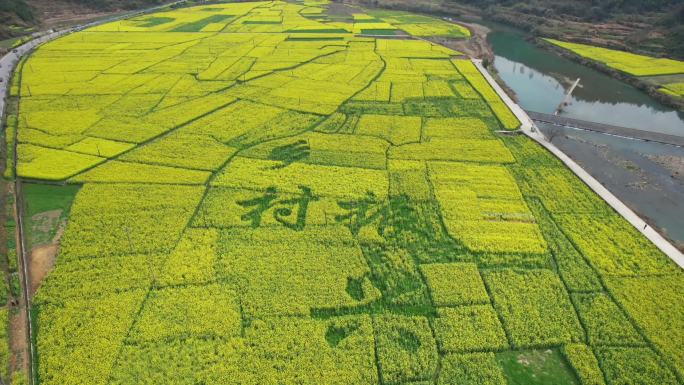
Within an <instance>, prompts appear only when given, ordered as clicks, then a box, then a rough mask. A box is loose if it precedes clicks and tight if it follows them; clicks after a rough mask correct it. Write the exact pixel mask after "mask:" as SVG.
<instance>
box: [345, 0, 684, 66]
mask: <svg viewBox="0 0 684 385" xmlns="http://www.w3.org/2000/svg"><path fill="white" fill-rule="evenodd" d="M345 1H346V0H345ZM349 1H351V2H356V3H361V4H366V5H374V6H379V7H389V8H398V9H410V10H413V11H421V10H422V11H424V12H430V13H450V14H455V15H456V16H459V14H460V15H467V14H470V13H475V14H477V15H479V16H484V17H485V18H487V19H490V20H494V21H499V22H503V23H506V24H510V25H514V26H517V27H520V28H522V29H525V30H528V31H530V32H532V33H534V34H536V35H539V36H546V37H554V38H561V39H567V40H572V41H576V42H581V43H589V44H596V45H601V46H606V47H609V48H618V49H624V50H629V51H636V52H639V53H646V54H651V55H664V56H670V57H675V58H679V59H682V58H684V1H682V0H349Z"/></svg>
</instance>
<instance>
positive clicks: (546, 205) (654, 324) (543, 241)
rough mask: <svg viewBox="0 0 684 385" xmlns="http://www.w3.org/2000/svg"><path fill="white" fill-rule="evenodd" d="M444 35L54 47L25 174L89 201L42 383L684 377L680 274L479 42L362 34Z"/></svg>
mask: <svg viewBox="0 0 684 385" xmlns="http://www.w3.org/2000/svg"><path fill="white" fill-rule="evenodd" d="M375 18H379V19H382V20H383V21H382V22H379V21H377V20H375ZM393 18H394V19H393ZM359 20H364V21H362V22H359ZM431 23H433V22H431V21H429V20H428V21H426V19H425V18H416V19H410V18H406V17H405V16H404V17H398V16H396V15H391V14H384V13H383V14H377V13H376V14H373V13H370V12H369V13H364V12H362V11H361V10H360V11H359V13H357V14H355V15H354V16H353V17H352V19H351V20H349V21H348V22H344V21H340V20H338V19H334V18H332V17H329V16H328V15H327V11H326V3H325V2H324V1H315V2H313V1H312V2H309V1H306V2H304V3H298V4H293V3H285V2H254V3H235V4H217V5H205V6H200V7H195V8H186V9H178V10H170V11H168V12H163V13H159V14H155V15H146V16H141V17H138V18H135V19H130V20H124V21H120V22H115V23H110V24H104V25H101V26H98V27H95V28H91V29H88V30H85V31H83V32H79V33H76V34H72V35H69V36H67V37H64V38H61V39H58V40H56V41H54V42H51V43H49V44H46V45H45V46H43V47H41V48H40V49H38V50H37V51H36V52H35V53H33V54H32V55H31V57H30V58H29V59H28V60H26V61H25V62H24V63H23V65H22V68H21V77H20V81H19V82H18V83H17V84H16V89H15V93H19V94H20V97H21V99H20V104H19V112H18V115H17V116H13V117H10V118H11V119H9V120H8V122H9V123H10V124H9V127H8V131H7V140H8V145H9V146H8V148H9V149H10V150H13V149H14V148H15V145H16V151H17V163H16V172H17V176H18V177H20V178H24V179H31V180H40V181H65V182H66V183H67V184H69V185H76V186H80V188H79V190H78V192H77V194H76V196H75V199H74V202H73V205H71V208H70V210H69V217H68V224H67V226H66V229H65V231H64V234H63V235H62V237H61V242H60V243H61V247H60V251H59V255H58V256H57V260H56V265H55V267H54V269H53V270H52V271H51V272H50V273H49V274H48V276H47V278H46V279H45V281H44V282H43V283H42V285H41V287H40V288H39V290H38V292H37V294H36V296H35V298H34V311H33V314H34V317H35V326H36V341H35V343H36V346H37V355H36V356H35V360H36V365H37V376H38V379H39V381H40V384H42V385H64V384H69V385H79V384H83V385H85V384H88V385H98V384H103V385H104V384H127V385H128V384H131V385H133V384H155V385H157V384H188V385H190V384H207V385H208V384H241V385H248V384H250V385H251V384H253V385H257V384H258V385H262V384H279V385H280V384H287V385H294V384H311V385H313V384H316V385H318V384H339V385H342V384H349V385H351V384H386V385H389V384H414V385H418V384H440V385H447V384H476V383H479V384H505V383H507V382H511V383H514V381H517V382H515V383H535V382H534V381H540V380H539V378H541V379H544V378H546V377H543V375H549V374H548V373H552V376H554V377H553V378H552V380H553V383H558V384H572V383H582V384H585V385H590V384H591V385H594V384H605V383H608V384H623V383H624V384H626V383H643V384H678V383H681V382H682V379H684V356H683V355H682V350H681V346H682V342H683V341H684V306H683V305H684V300H683V299H682V296H681V294H682V292H683V291H684V277H683V276H682V271H681V270H680V269H679V268H678V267H677V266H676V265H675V264H674V263H673V262H671V261H670V260H669V259H668V258H667V257H666V256H665V255H663V254H662V253H661V252H660V251H659V250H658V249H657V248H656V247H655V246H653V245H652V244H650V243H649V242H648V240H647V239H646V238H644V237H642V236H641V235H640V234H639V233H638V232H637V231H636V230H635V229H634V228H632V227H631V226H630V225H629V224H628V223H627V222H626V221H625V220H624V219H622V217H620V216H619V215H618V214H616V213H615V212H613V211H612V209H611V208H610V207H609V206H608V205H607V204H605V203H604V202H603V201H602V200H601V199H600V198H599V197H598V196H596V195H594V194H593V193H592V192H591V191H590V190H589V189H588V188H587V187H586V186H585V185H584V184H582V182H581V181H580V180H579V179H578V178H576V177H575V176H574V174H572V173H571V172H570V171H569V170H568V169H566V168H565V167H564V166H563V164H562V163H560V162H559V161H558V160H556V159H555V158H554V157H553V156H552V155H550V154H549V153H547V152H546V151H545V150H543V149H542V148H541V147H539V146H538V145H536V144H535V143H534V142H532V141H531V140H530V139H528V138H527V137H525V136H522V135H521V136H509V135H501V134H499V133H497V131H501V130H505V129H515V128H517V127H518V126H519V125H520V122H518V121H517V118H515V116H514V115H513V114H512V113H511V112H510V110H508V108H507V107H506V105H505V104H504V103H503V102H502V101H501V100H500V99H499V97H498V96H497V94H496V93H495V92H494V90H493V89H492V88H491V86H490V85H489V84H488V83H487V81H486V80H485V79H484V78H483V77H482V75H481V74H480V73H479V71H478V70H477V68H476V67H475V66H474V65H473V64H472V63H471V62H470V61H468V60H467V59H464V58H463V57H462V56H461V55H460V54H459V53H458V52H454V51H451V50H449V49H447V48H444V47H441V46H437V45H434V44H431V43H429V42H426V41H423V40H418V39H409V38H399V39H397V38H378V37H368V36H359V33H366V32H367V31H366V30H367V29H369V28H362V29H359V28H357V25H358V24H367V26H374V27H372V28H377V30H379V31H388V30H395V29H398V30H400V29H402V25H404V24H409V25H411V27H408V28H406V30H405V32H407V33H415V34H418V35H420V34H422V33H423V32H424V31H443V30H444V29H445V27H444V25H443V24H442V23H443V22H441V21H434V25H432V24H431ZM418 24H420V25H421V26H420V27H416V26H415V25H418ZM431 25H432V26H431ZM372 28H371V29H372ZM456 30H458V28H456ZM436 33H438V34H439V33H441V32H436ZM444 33H455V32H453V31H451V30H449V31H447V32H444ZM463 34H464V35H466V33H463ZM374 35H375V34H374ZM15 141H16V142H15ZM10 160H12V159H10ZM10 171H11V168H10ZM7 175H8V176H11V172H9V173H7ZM547 368H551V369H550V371H547ZM539 383H543V382H539ZM546 383H549V382H548V381H547V382H546Z"/></svg>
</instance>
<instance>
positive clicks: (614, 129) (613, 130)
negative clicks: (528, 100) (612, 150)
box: [525, 111, 684, 147]
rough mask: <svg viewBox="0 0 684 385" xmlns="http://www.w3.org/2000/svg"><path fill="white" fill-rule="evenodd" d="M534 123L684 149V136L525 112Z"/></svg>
mask: <svg viewBox="0 0 684 385" xmlns="http://www.w3.org/2000/svg"><path fill="white" fill-rule="evenodd" d="M525 112H526V113H527V115H528V116H529V117H530V119H532V120H533V121H534V122H538V123H547V124H552V125H555V126H560V127H568V128H575V129H580V130H587V131H595V132H600V133H603V134H608V135H616V136H622V137H626V138H633V139H639V140H644V141H648V142H658V143H664V144H670V145H674V146H680V147H684V136H678V135H670V134H663V133H659V132H652V131H645V130H637V129H635V128H628V127H620V126H613V125H610V124H603V123H595V122H588V121H585V120H579V119H572V118H566V117H563V116H558V115H551V114H543V113H539V112H533V111H525Z"/></svg>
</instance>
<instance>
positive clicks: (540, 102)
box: [487, 24, 684, 247]
mask: <svg viewBox="0 0 684 385" xmlns="http://www.w3.org/2000/svg"><path fill="white" fill-rule="evenodd" d="M487 26H488V27H490V28H491V29H492V33H491V34H490V35H489V42H490V44H491V45H492V48H493V49H494V54H495V61H494V67H495V68H496V70H497V71H498V73H499V76H500V77H501V79H502V80H503V81H504V82H505V83H506V85H507V86H508V87H509V88H510V89H512V90H513V91H514V92H515V94H516V97H517V99H518V103H519V104H520V105H521V106H522V107H523V108H524V109H526V110H531V111H536V112H543V113H553V112H554V111H555V110H556V108H557V106H558V104H560V103H561V101H562V100H563V99H564V98H565V94H566V92H567V89H568V88H569V87H570V86H571V85H572V83H573V82H574V81H575V79H577V78H580V84H581V86H580V87H579V88H577V89H576V90H575V92H574V93H573V96H572V99H571V102H570V105H569V106H567V107H566V108H565V109H564V111H563V112H562V113H561V114H562V115H564V116H567V117H571V118H576V119H582V120H588V121H593V122H599V123H606V124H613V125H617V126H624V127H630V128H636V129H640V130H646V131H655V132H661V133H667V134H674V135H681V136H684V113H681V112H679V111H676V110H674V109H672V108H669V107H666V106H664V105H661V104H660V103H658V102H657V101H656V100H654V99H652V98H651V97H649V96H648V95H647V94H645V93H643V92H641V91H639V90H638V89H636V88H634V87H632V86H630V85H628V84H626V83H623V82H621V81H619V80H616V79H613V78H611V77H609V76H607V75H605V74H603V73H601V72H598V71H596V70H593V69H590V68H587V67H584V66H582V65H580V64H578V63H575V62H573V61H571V60H568V59H565V58H563V57H561V56H558V55H556V54H555V53H553V52H549V51H546V50H543V49H541V48H538V47H536V46H535V45H534V44H532V43H529V42H527V41H526V40H525V35H524V34H523V33H522V32H519V31H517V30H513V29H510V28H507V27H502V26H499V25H496V24H493V25H489V24H488V25H487ZM538 127H539V129H541V130H542V132H545V133H546V134H547V137H549V138H550V139H551V140H552V142H553V143H554V144H555V145H556V146H557V147H558V148H560V149H561V150H562V151H563V152H565V153H566V154H568V155H569V156H570V157H571V158H573V159H574V160H575V161H576V162H577V163H578V164H580V165H581V166H582V167H583V168H584V169H585V170H587V172H589V173H590V174H592V175H593V176H594V177H595V178H596V179H598V180H599V181H600V182H601V183H602V184H603V185H604V186H606V187H607V188H608V189H609V190H610V191H611V192H612V193H613V194H615V195H616V196H617V197H618V198H620V200H622V201H623V202H625V203H626V204H627V205H628V206H630V207H631V208H632V210H634V211H635V212H637V213H638V214H639V215H640V216H641V217H642V218H644V219H646V220H647V221H648V222H649V223H651V224H652V225H653V226H655V227H657V228H658V229H659V230H660V232H661V233H662V234H663V235H665V236H666V237H667V238H669V239H670V240H672V241H673V242H674V243H675V244H678V245H680V247H684V148H681V147H676V146H669V145H663V144H657V143H648V142H643V141H638V140H632V139H626V138H618V137H614V136H608V135H603V134H599V133H594V132H586V131H581V130H575V129H569V128H559V127H556V126H551V125H544V124H538ZM559 131H560V133H559Z"/></svg>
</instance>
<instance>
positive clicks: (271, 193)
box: [237, 187, 278, 229]
mask: <svg viewBox="0 0 684 385" xmlns="http://www.w3.org/2000/svg"><path fill="white" fill-rule="evenodd" d="M276 199H278V191H277V190H276V188H275V187H269V188H267V189H266V192H265V193H264V195H263V196H260V197H258V198H254V199H248V200H244V201H238V202H237V204H239V205H240V206H242V207H244V208H249V207H254V209H253V210H252V211H250V212H248V213H246V214H243V215H242V216H241V217H240V219H242V220H243V221H249V222H251V226H252V228H254V229H255V228H257V227H259V226H260V225H261V217H262V216H263V215H264V213H265V212H266V211H268V210H269V209H270V208H271V207H273V206H274V204H275V203H274V201H275V200H276Z"/></svg>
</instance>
